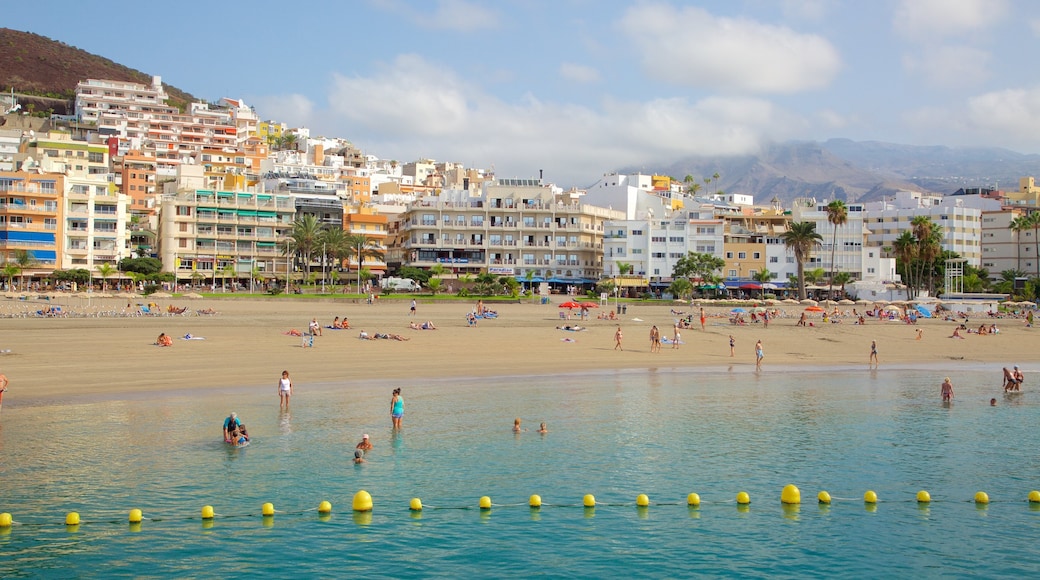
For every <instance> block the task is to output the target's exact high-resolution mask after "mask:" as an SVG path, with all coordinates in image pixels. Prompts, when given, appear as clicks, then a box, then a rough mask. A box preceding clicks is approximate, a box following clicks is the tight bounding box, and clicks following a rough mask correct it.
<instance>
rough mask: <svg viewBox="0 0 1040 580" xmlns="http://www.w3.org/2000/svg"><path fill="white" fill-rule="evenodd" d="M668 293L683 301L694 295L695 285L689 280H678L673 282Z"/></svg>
mask: <svg viewBox="0 0 1040 580" xmlns="http://www.w3.org/2000/svg"><path fill="white" fill-rule="evenodd" d="M668 292H670V293H671V294H672V296H675V297H677V298H682V299H683V300H685V299H687V298H689V297H690V294H692V293H693V283H692V282H690V280H689V279H688V278H676V279H675V280H672V283H671V285H669V286H668Z"/></svg>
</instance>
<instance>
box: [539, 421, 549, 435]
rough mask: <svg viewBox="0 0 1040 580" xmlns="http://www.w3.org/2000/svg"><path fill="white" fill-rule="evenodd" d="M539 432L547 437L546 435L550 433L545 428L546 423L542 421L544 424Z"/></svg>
mask: <svg viewBox="0 0 1040 580" xmlns="http://www.w3.org/2000/svg"><path fill="white" fill-rule="evenodd" d="M538 432H539V433H541V434H542V435H545V434H546V433H548V432H549V430H548V429H546V428H545V422H544V421H542V424H541V425H540V426H539V427H538Z"/></svg>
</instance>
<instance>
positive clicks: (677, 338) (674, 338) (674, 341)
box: [657, 324, 682, 350]
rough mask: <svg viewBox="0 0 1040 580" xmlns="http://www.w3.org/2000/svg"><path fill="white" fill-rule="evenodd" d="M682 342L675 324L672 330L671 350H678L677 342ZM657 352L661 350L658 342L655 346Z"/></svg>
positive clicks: (677, 326)
mask: <svg viewBox="0 0 1040 580" xmlns="http://www.w3.org/2000/svg"><path fill="white" fill-rule="evenodd" d="M680 340H682V336H681V335H680V334H679V325H678V324H676V325H675V327H674V328H673V329H672V350H675V349H677V348H679V341H680ZM657 350H661V344H660V341H658V344H657Z"/></svg>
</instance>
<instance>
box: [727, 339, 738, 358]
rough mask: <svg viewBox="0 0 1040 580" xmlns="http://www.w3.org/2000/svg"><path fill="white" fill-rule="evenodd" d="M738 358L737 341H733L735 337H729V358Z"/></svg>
mask: <svg viewBox="0 0 1040 580" xmlns="http://www.w3.org/2000/svg"><path fill="white" fill-rule="evenodd" d="M735 356H737V341H736V340H733V335H732V334H731V335H729V357H730V358H733V357H735Z"/></svg>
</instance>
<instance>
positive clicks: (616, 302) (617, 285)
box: [614, 276, 621, 314]
mask: <svg viewBox="0 0 1040 580" xmlns="http://www.w3.org/2000/svg"><path fill="white" fill-rule="evenodd" d="M619 282H620V281H619V280H618V277H617V276H614V310H616V311H617V313H618V314H621V304H620V300H621V285H620V283H619Z"/></svg>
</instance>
